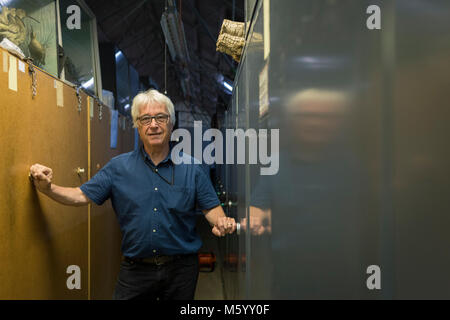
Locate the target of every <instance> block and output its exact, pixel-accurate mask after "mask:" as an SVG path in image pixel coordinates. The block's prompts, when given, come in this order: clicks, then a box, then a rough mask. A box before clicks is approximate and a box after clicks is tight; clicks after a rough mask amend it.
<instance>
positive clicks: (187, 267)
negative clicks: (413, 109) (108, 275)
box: [114, 254, 198, 300]
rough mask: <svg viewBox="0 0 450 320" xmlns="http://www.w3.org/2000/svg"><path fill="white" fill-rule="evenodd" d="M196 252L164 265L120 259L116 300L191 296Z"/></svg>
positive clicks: (195, 271) (196, 258) (115, 291)
mask: <svg viewBox="0 0 450 320" xmlns="http://www.w3.org/2000/svg"><path fill="white" fill-rule="evenodd" d="M197 279H198V255H197V254H189V255H183V256H182V257H180V258H178V259H175V260H174V261H171V262H167V263H165V264H163V265H159V266H158V265H154V264H146V263H136V262H134V263H130V262H128V261H125V260H124V261H122V263H121V265H120V272H119V279H118V280H117V284H116V288H115V290H114V299H115V300H130V299H147V300H156V299H160V300H193V299H194V294H195V287H196V285H197Z"/></svg>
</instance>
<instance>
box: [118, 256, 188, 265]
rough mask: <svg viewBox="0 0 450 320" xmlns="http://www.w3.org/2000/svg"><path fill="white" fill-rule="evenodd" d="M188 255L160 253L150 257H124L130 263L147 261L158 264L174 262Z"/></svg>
mask: <svg viewBox="0 0 450 320" xmlns="http://www.w3.org/2000/svg"><path fill="white" fill-rule="evenodd" d="M184 256H187V255H181V254H176V255H173V256H163V255H158V256H153V257H150V258H129V257H123V259H124V260H125V261H127V262H129V263H145V264H154V265H157V266H160V265H163V264H165V263H169V262H172V261H174V260H177V259H179V258H181V257H184Z"/></svg>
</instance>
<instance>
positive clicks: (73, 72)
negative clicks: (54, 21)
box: [59, 0, 97, 94]
mask: <svg viewBox="0 0 450 320" xmlns="http://www.w3.org/2000/svg"><path fill="white" fill-rule="evenodd" d="M71 5H78V2H77V1H74V0H60V2H59V9H60V16H61V33H62V44H63V48H64V59H63V60H62V63H63V65H64V74H65V79H66V80H68V81H70V82H72V83H74V84H76V85H81V86H82V87H83V88H84V89H86V90H87V91H89V92H91V93H92V94H97V93H96V89H95V88H96V86H95V77H94V65H93V57H92V53H93V44H92V29H91V24H92V19H91V17H90V16H89V15H88V14H87V13H86V12H85V11H84V10H83V9H82V8H80V9H81V28H80V29H76V28H75V29H69V28H68V27H67V24H66V21H67V19H68V18H69V14H67V8H68V7H69V6H71Z"/></svg>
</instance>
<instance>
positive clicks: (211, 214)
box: [203, 206, 225, 226]
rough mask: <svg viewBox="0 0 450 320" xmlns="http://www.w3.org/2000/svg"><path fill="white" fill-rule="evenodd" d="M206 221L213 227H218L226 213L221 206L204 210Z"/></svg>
mask: <svg viewBox="0 0 450 320" xmlns="http://www.w3.org/2000/svg"><path fill="white" fill-rule="evenodd" d="M203 213H204V214H205V218H206V220H208V222H209V224H210V225H211V226H214V225H217V221H218V220H219V218H221V217H225V212H224V211H223V209H222V207H221V206H217V207H215V208H212V209H210V210H204V211H203Z"/></svg>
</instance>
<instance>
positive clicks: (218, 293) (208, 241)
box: [195, 217, 224, 300]
mask: <svg viewBox="0 0 450 320" xmlns="http://www.w3.org/2000/svg"><path fill="white" fill-rule="evenodd" d="M197 231H198V233H199V235H200V237H201V238H202V240H203V247H202V248H201V249H200V252H201V253H207V252H213V253H214V255H215V256H216V267H215V269H214V271H213V272H200V274H199V277H198V282H197V289H196V291H195V300H224V293H223V281H222V268H221V265H222V264H221V261H220V256H219V247H218V238H217V237H215V236H214V235H213V234H212V233H211V228H210V226H209V224H208V222H207V221H206V219H205V218H203V217H200V218H199V220H198V222H197Z"/></svg>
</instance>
